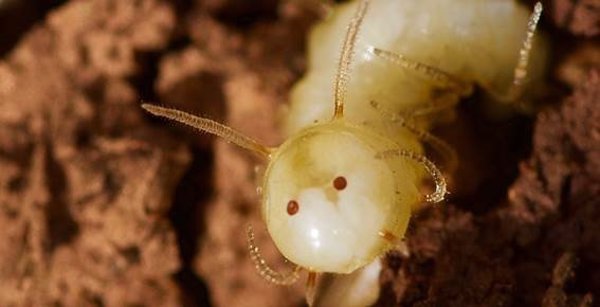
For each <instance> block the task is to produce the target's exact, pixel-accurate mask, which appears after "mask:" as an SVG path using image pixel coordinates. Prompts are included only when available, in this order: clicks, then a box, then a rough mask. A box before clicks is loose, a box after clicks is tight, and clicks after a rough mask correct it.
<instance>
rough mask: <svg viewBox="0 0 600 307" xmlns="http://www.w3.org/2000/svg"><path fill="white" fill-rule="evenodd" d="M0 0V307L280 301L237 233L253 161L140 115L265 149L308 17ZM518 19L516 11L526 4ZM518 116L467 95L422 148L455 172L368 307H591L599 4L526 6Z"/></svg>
mask: <svg viewBox="0 0 600 307" xmlns="http://www.w3.org/2000/svg"><path fill="white" fill-rule="evenodd" d="M34 3H37V4H31V2H28V1H24V0H4V1H0V54H2V59H0V108H1V109H2V112H0V225H1V226H0V227H1V229H2V236H0V284H1V285H2V286H1V287H0V306H215V307H217V306H232V307H233V306H266V307H268V306H302V305H303V304H304V290H303V288H304V287H303V285H302V284H301V283H299V284H298V285H296V286H293V287H289V288H283V287H274V286H271V285H269V284H268V283H266V282H265V281H264V280H263V279H262V278H261V277H260V276H259V275H258V274H257V273H256V272H255V269H254V266H253V265H252V263H251V261H250V257H249V255H248V251H247V246H246V245H247V243H246V236H245V228H246V225H248V224H252V225H254V228H255V230H256V231H257V238H256V240H257V243H258V245H259V246H261V248H262V252H263V254H264V256H265V257H266V258H267V259H269V261H271V262H274V263H275V264H276V266H278V267H283V266H286V265H287V264H286V263H284V262H283V260H282V259H281V256H279V254H278V253H277V251H276V249H275V248H274V246H273V245H272V243H270V239H269V236H268V234H267V233H266V231H265V229H264V225H263V223H262V222H261V218H260V213H259V211H260V210H259V204H258V196H257V191H256V181H257V177H258V175H257V174H258V173H260V170H259V171H257V170H256V168H257V166H258V168H259V169H260V166H261V164H260V161H259V160H258V159H256V158H255V157H253V156H251V155H249V154H247V153H246V152H244V151H243V150H240V149H237V148H235V147H234V146H231V145H229V144H226V143H225V142H223V141H221V140H217V139H215V138H213V137H211V136H207V135H205V134H198V133H195V132H194V131H190V129H187V128H184V127H182V126H179V125H176V124H172V123H169V122H166V121H164V120H160V119H156V118H152V117H151V116H149V115H148V114H145V113H144V112H143V111H142V109H141V108H140V107H139V105H140V102H141V101H151V102H156V103H160V104H163V105H167V106H170V107H175V108H179V109H184V110H186V111H189V112H192V113H196V114H203V115H204V116H207V117H210V118H213V119H215V120H217V121H220V122H224V123H227V124H228V125H230V126H233V127H235V128H236V129H239V130H241V131H243V132H244V133H246V134H248V135H251V136H253V137H254V138H256V139H259V140H261V141H262V142H265V143H267V144H272V145H275V144H279V143H280V142H281V140H282V136H281V135H280V133H279V130H278V129H277V127H278V126H277V125H278V121H279V120H280V118H281V113H280V110H281V107H282V106H283V105H284V104H285V102H286V101H287V95H288V91H289V89H290V87H291V86H292V84H293V83H294V82H295V81H296V80H297V79H298V78H300V77H301V76H302V73H303V72H304V68H305V56H304V50H305V47H306V46H305V40H306V34H307V32H308V30H309V29H310V26H311V25H312V24H313V23H314V22H316V21H318V19H319V18H320V17H319V16H321V15H322V14H323V12H324V11H323V10H322V6H321V5H320V4H319V2H318V1H308V0H306V1H299V0H287V1H284V0H282V1H276V0H260V1H258V0H257V1H252V2H248V1H244V0H205V1H199V0H198V1H192V0H177V1H159V0H137V1H120V0H88V1H67V2H65V1H39V2H34ZM529 4H531V2H530V3H529ZM544 5H545V7H546V8H547V12H548V13H547V14H545V15H544V18H543V21H542V26H541V27H542V29H543V31H545V32H546V33H548V36H549V37H550V39H551V40H552V42H553V44H554V46H556V47H555V48H554V49H553V50H554V51H555V52H554V54H553V59H552V63H551V67H550V70H549V71H550V72H551V74H550V76H549V77H548V85H549V86H548V91H547V93H546V94H545V95H544V96H543V97H540V98H539V103H538V104H539V105H542V106H543V107H542V108H541V110H540V111H539V113H537V114H535V115H534V116H525V115H519V116H513V117H510V118H504V119H490V118H487V117H485V116H484V113H485V112H484V111H483V110H482V109H481V106H480V104H479V103H477V100H478V96H477V95H475V96H474V97H472V98H471V99H469V100H468V101H465V102H464V103H463V104H461V106H460V107H459V108H458V117H459V120H457V121H456V122H455V123H451V124H448V125H447V126H444V127H440V128H439V129H438V130H439V131H436V134H438V135H441V136H442V137H443V138H445V139H446V140H447V141H448V142H450V143H451V144H452V145H453V146H454V147H455V148H456V149H457V150H458V152H459V156H460V157H461V162H462V163H461V167H460V169H459V170H458V172H459V173H460V174H462V175H461V176H456V178H454V179H453V187H454V189H453V194H452V196H451V197H450V198H449V199H448V200H447V201H446V203H445V204H444V205H442V206H435V207H430V208H427V209H425V210H423V211H421V212H419V213H418V214H417V215H416V216H415V217H414V218H413V220H412V222H411V226H410V229H409V233H408V236H407V238H408V240H407V244H408V247H409V250H410V257H408V258H406V257H405V256H403V255H400V254H395V253H391V254H389V255H387V256H386V258H385V262H384V269H383V271H382V273H381V277H380V280H381V285H382V291H381V295H380V298H379V300H378V302H377V305H378V306H540V305H541V306H547V307H551V306H552V307H563V306H564V307H567V306H592V300H593V299H594V298H596V299H598V298H599V297H600V224H599V223H598V222H597V221H598V220H600V107H599V105H600V43H599V40H598V39H599V36H598V35H599V34H600V5H599V3H598V2H597V1H594V0H581V1H569V0H551V1H544Z"/></svg>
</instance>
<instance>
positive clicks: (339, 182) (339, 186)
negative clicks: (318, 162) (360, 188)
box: [333, 176, 348, 191]
mask: <svg viewBox="0 0 600 307" xmlns="http://www.w3.org/2000/svg"><path fill="white" fill-rule="evenodd" d="M347 185H348V182H347V181H346V178H344V177H342V176H339V177H336V178H335V179H333V187H334V188H335V189H336V190H338V191H341V190H343V189H345V188H346V186H347Z"/></svg>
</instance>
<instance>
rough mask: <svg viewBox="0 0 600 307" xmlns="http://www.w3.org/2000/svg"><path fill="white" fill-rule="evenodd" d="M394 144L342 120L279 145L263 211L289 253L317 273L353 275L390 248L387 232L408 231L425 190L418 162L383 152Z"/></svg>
mask: <svg viewBox="0 0 600 307" xmlns="http://www.w3.org/2000/svg"><path fill="white" fill-rule="evenodd" d="M393 146H394V144H392V142H391V141H389V140H388V139H385V138H382V137H380V136H377V135H373V134H372V133H371V132H369V131H367V130H365V129H362V128H360V127H356V126H353V125H350V124H347V123H344V121H342V120H340V121H333V122H331V123H327V124H322V125H318V126H315V127H311V128H307V129H305V130H303V131H301V132H299V133H298V134H297V135H295V136H293V137H292V138H290V139H288V140H287V141H286V142H285V143H284V144H283V145H282V146H280V147H279V149H278V150H277V151H276V152H275V153H274V154H273V156H272V159H271V162H270V164H269V166H268V168H267V171H266V173H265V179H264V184H263V193H264V194H263V208H262V210H263V217H264V219H265V221H266V223H267V227H268V230H269V233H270V234H271V236H272V238H273V240H274V242H275V244H276V245H277V247H278V248H279V250H280V251H281V252H282V253H283V255H284V256H285V257H286V258H288V259H289V260H291V261H293V262H295V263H296V264H298V265H300V266H302V267H305V268H307V269H309V270H311V271H319V272H335V273H350V272H352V271H354V270H355V269H357V268H360V267H362V266H364V265H366V264H368V263H370V262H371V261H372V260H373V259H374V258H375V257H377V256H379V255H380V254H381V253H382V252H384V251H385V250H386V249H387V248H388V247H389V242H387V241H386V240H384V239H383V238H382V237H381V234H382V233H389V234H391V235H393V236H397V237H401V236H402V235H403V234H404V231H405V229H406V226H407V223H408V219H409V215H410V207H411V205H413V204H414V203H415V202H416V201H418V197H419V196H418V195H419V194H418V191H417V188H416V186H415V185H414V182H415V174H414V173H413V172H412V171H411V170H412V169H413V168H411V167H410V166H409V167H408V168H407V164H410V163H406V161H405V160H404V161H403V159H381V158H378V157H376V156H377V153H378V152H380V151H382V150H384V149H385V148H391V147H392V148H393ZM400 170H402V172H401V171H400Z"/></svg>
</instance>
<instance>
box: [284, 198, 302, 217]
mask: <svg viewBox="0 0 600 307" xmlns="http://www.w3.org/2000/svg"><path fill="white" fill-rule="evenodd" d="M298 210H300V205H299V204H298V202H297V201H295V200H290V201H289V202H288V204H287V213H288V214H289V215H294V214H296V213H298Z"/></svg>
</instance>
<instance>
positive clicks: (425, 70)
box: [371, 48, 471, 93]
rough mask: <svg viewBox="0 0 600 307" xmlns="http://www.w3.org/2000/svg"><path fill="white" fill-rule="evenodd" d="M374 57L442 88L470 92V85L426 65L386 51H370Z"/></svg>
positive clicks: (374, 49) (375, 49) (376, 49)
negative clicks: (427, 79) (416, 73)
mask: <svg viewBox="0 0 600 307" xmlns="http://www.w3.org/2000/svg"><path fill="white" fill-rule="evenodd" d="M371 51H372V52H373V53H374V54H375V55H376V56H378V57H381V58H383V59H385V60H387V61H389V62H392V63H394V64H397V65H399V66H400V67H403V68H405V69H409V70H413V71H416V72H419V73H421V74H423V75H424V76H426V77H428V78H430V79H431V80H432V81H434V82H436V83H438V84H440V85H441V86H442V87H446V88H450V89H453V90H457V91H459V92H460V93H463V92H465V93H466V92H470V91H471V85H469V84H467V83H465V82H464V81H462V80H461V79H460V78H458V77H456V76H454V75H452V74H451V73H448V72H446V71H443V70H441V69H439V68H435V67H433V66H429V65H427V64H424V63H421V62H417V61H414V60H411V59H407V58H406V57H405V56H404V55H402V54H399V53H394V52H391V51H386V50H382V49H378V48H373V49H372V50H371Z"/></svg>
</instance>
